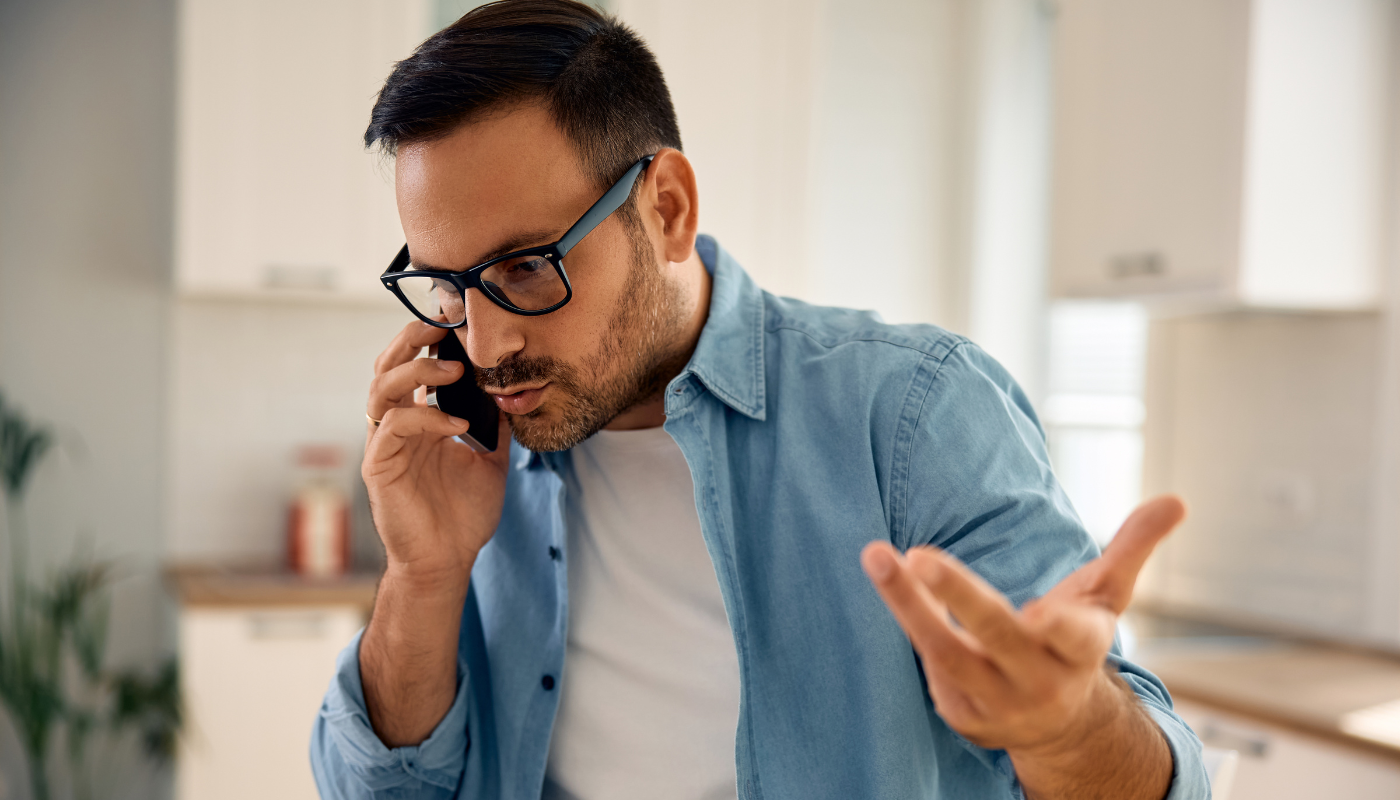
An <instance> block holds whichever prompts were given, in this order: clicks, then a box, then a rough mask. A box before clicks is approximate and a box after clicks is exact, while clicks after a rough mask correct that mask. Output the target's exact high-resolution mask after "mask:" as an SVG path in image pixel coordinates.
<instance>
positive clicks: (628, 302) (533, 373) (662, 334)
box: [477, 216, 689, 452]
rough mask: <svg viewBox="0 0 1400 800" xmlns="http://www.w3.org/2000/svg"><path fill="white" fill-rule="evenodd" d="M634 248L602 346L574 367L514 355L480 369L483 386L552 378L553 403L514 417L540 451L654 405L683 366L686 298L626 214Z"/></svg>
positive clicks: (565, 445) (520, 433)
mask: <svg viewBox="0 0 1400 800" xmlns="http://www.w3.org/2000/svg"><path fill="white" fill-rule="evenodd" d="M623 221H624V224H625V225H626V228H627V235H628V239H629V240H630V242H631V244H632V254H631V264H630V268H631V269H630V274H629V275H628V278H627V284H626V286H625V287H624V288H623V291H622V295H621V299H620V301H619V302H618V306H617V310H616V312H615V313H614V314H613V318H612V319H611V320H610V321H609V322H608V325H607V328H606V329H605V330H604V332H603V335H602V337H601V339H600V341H599V343H598V347H597V349H596V350H595V351H594V352H593V353H591V354H590V355H588V356H587V357H585V358H584V359H583V362H582V363H581V364H580V365H579V366H578V367H575V366H573V365H570V364H565V363H564V362H562V361H559V360H557V359H554V358H550V357H547V356H546V357H524V358H519V357H517V358H511V359H509V360H507V361H504V362H502V363H501V364H498V365H497V366H496V367H494V368H491V369H480V368H478V369H477V383H479V384H480V385H481V386H499V387H506V386H510V385H513V384H514V385H518V384H523V383H524V384H528V383H537V382H539V381H540V380H548V381H549V382H550V383H552V384H553V387H552V388H553V390H554V391H553V392H552V394H554V398H552V399H551V402H549V403H547V404H546V405H544V406H541V407H540V408H538V409H536V410H534V411H531V412H530V413H528V414H508V415H507V416H508V417H509V418H510V424H511V432H512V434H513V435H514V437H515V440H516V441H517V442H519V443H520V444H521V445H523V446H524V447H526V448H528V449H530V450H533V451H535V452H553V451H558V450H568V449H569V448H571V447H573V446H574V445H576V444H578V443H579V442H582V441H583V440H584V439H587V438H588V437H590V436H592V435H593V434H595V433H597V432H598V431H600V430H602V429H603V428H604V426H606V425H607V424H608V423H610V422H612V421H613V419H615V418H616V417H617V416H618V415H619V414H621V413H622V412H624V411H626V410H628V409H629V408H632V407H634V406H637V405H640V404H642V403H644V402H646V401H648V400H651V399H653V398H655V397H657V396H658V395H660V394H661V393H662V392H664V391H665V389H666V383H667V382H668V381H669V380H670V379H671V377H672V376H674V375H676V374H677V373H679V372H680V370H681V369H683V368H684V367H685V362H686V360H687V359H688V358H689V348H688V346H687V343H686V342H685V341H684V330H685V311H684V305H685V304H684V299H685V298H684V293H683V291H682V289H681V287H680V286H678V285H676V284H675V283H674V282H672V281H671V280H669V279H668V278H667V277H666V276H665V275H664V274H662V271H661V269H660V268H659V267H658V265H657V264H656V261H655V258H654V255H653V253H652V250H651V244H650V242H649V241H648V239H647V237H646V235H645V233H644V232H643V229H642V228H641V225H640V221H639V220H636V221H634V220H629V219H627V218H626V217H625V216H624V217H623Z"/></svg>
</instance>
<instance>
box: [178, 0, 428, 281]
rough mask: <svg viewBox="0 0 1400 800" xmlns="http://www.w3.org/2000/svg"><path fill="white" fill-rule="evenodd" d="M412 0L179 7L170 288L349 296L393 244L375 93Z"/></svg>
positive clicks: (418, 6)
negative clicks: (373, 124) (373, 148)
mask: <svg viewBox="0 0 1400 800" xmlns="http://www.w3.org/2000/svg"><path fill="white" fill-rule="evenodd" d="M427 11H428V7H427V2H426V0H299V2H295V3H284V2H277V0H181V3H180V23H179V92H178V97H179V110H178V137H179V159H178V177H177V186H178V190H177V201H176V202H177V209H176V247H175V249H176V277H177V286H178V288H179V290H180V291H181V292H183V293H187V294H189V293H194V294H251V295H263V294H287V295H296V296H308V297H310V296H325V297H358V298H362V299H363V298H375V299H381V298H380V296H381V295H383V298H382V299H383V300H384V302H390V301H391V298H390V297H389V294H388V293H387V292H385V291H384V290H383V288H382V287H381V286H380V285H379V283H378V281H376V280H375V277H376V276H377V275H378V273H379V272H381V271H383V268H384V266H385V265H387V264H388V263H389V260H390V259H391V258H392V257H393V255H394V252H395V250H396V249H397V248H398V247H399V246H401V245H402V244H403V234H402V232H401V230H400V228H399V224H398V213H397V210H396V208H395V204H394V192H393V184H392V175H393V171H392V164H390V163H389V162H387V161H385V160H384V159H382V158H380V157H379V156H378V155H376V154H373V153H369V152H366V151H365V149H364V145H363V142H362V136H363V134H364V130H365V126H366V125H367V124H368V122H369V112H370V108H371V107H372V105H373V103H374V98H375V94H376V93H377V91H378V90H379V88H380V86H381V85H382V83H383V81H384V78H385V77H387V75H388V74H389V71H390V69H391V68H392V67H393V64H394V62H395V61H396V60H398V59H401V58H404V57H405V56H407V55H408V54H409V53H410V52H412V49H413V48H414V47H415V46H416V45H417V44H418V43H419V42H420V41H421V40H422V39H423V38H424V37H425V36H426V34H427V33H428V14H427Z"/></svg>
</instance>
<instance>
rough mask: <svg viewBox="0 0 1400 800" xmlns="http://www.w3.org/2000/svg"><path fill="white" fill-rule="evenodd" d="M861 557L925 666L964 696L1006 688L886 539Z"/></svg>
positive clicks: (868, 549) (869, 546) (999, 690)
mask: <svg viewBox="0 0 1400 800" xmlns="http://www.w3.org/2000/svg"><path fill="white" fill-rule="evenodd" d="M860 560H861V565H862V566H863V567H864V568H865V572H866V574H867V575H869V576H870V581H871V583H873V584H875V590H876V591H877V592H879V594H880V597H881V599H883V600H884V601H885V605H887V606H889V609H890V611H891V612H892V613H893V614H894V618H895V621H897V622H898V623H899V626H900V627H901V628H903V629H904V632H905V634H907V635H908V636H909V641H910V642H911V643H913V645H914V649H915V650H918V651H919V656H920V657H921V658H922V659H923V661H924V668H925V669H926V670H928V669H932V670H936V671H937V672H938V673H939V674H940V675H941V676H943V677H944V678H946V680H947V681H948V682H950V683H951V684H952V686H953V687H955V688H957V689H958V690H959V691H962V692H965V693H967V694H972V695H989V694H994V693H999V692H1004V691H1006V689H1007V688H1008V687H1007V686H1006V680H1005V678H1003V677H1002V676H1001V675H1000V674H999V673H998V672H997V670H996V667H994V666H992V664H991V662H989V661H988V660H987V659H986V658H985V657H984V656H983V655H982V654H980V653H978V652H977V651H976V650H974V649H973V648H972V647H970V646H969V645H968V642H966V641H965V640H964V639H963V638H962V637H961V636H960V635H959V634H958V632H957V631H956V630H954V628H953V626H952V623H951V622H950V621H949V620H948V617H947V614H946V612H945V611H944V610H943V607H942V604H941V603H939V602H938V600H937V599H936V598H934V597H933V596H932V595H931V594H929V591H928V587H927V586H925V585H924V584H923V583H922V582H921V581H919V580H918V578H917V577H916V576H915V575H914V574H913V572H912V571H910V570H909V568H908V566H907V565H906V564H905V563H904V559H902V558H901V557H900V555H899V552H898V551H897V550H895V549H894V548H893V547H892V546H890V544H889V543H888V542H871V543H870V544H868V545H866V546H865V550H863V551H862V552H861V556H860Z"/></svg>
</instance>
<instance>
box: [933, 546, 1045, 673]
mask: <svg viewBox="0 0 1400 800" xmlns="http://www.w3.org/2000/svg"><path fill="white" fill-rule="evenodd" d="M908 559H909V561H910V563H911V564H913V565H914V569H915V571H916V574H917V575H918V576H919V579H920V580H922V581H923V583H924V585H926V586H928V588H929V591H930V592H932V594H933V595H934V596H935V597H937V598H938V599H940V600H942V601H943V602H944V603H946V604H947V605H948V610H949V611H951V612H952V613H953V617H954V618H956V619H957V621H958V622H959V623H960V624H961V625H962V626H963V628H964V629H965V630H966V631H967V632H968V633H970V634H972V636H973V637H974V638H976V639H977V641H978V643H980V644H981V645H982V648H983V649H984V650H985V651H986V652H987V655H988V656H989V657H990V658H991V659H992V661H993V662H995V663H996V665H997V666H998V667H1000V668H1001V670H1002V672H1005V673H1008V674H1011V675H1012V676H1013V677H1020V676H1025V675H1027V674H1028V673H1031V674H1033V673H1035V672H1036V671H1038V667H1037V665H1038V663H1039V662H1040V661H1041V660H1042V659H1043V658H1044V653H1043V652H1041V651H1040V648H1039V647H1038V646H1037V645H1036V643H1035V642H1034V641H1032V640H1031V638H1030V636H1029V634H1028V633H1027V631H1026V630H1025V627H1024V626H1023V624H1022V622H1021V620H1020V619H1019V617H1018V616H1017V614H1016V610H1015V609H1014V608H1012V607H1011V603H1010V602H1009V601H1008V600H1007V599H1006V598H1005V597H1004V596H1003V595H1002V593H1001V592H999V591H997V590H996V588H995V587H994V586H992V585H991V584H989V583H987V582H986V581H985V580H983V579H982V578H981V577H980V576H979V575H977V573H975V572H973V571H972V570H971V569H969V568H968V567H967V566H966V565H964V564H963V563H962V562H961V561H959V560H957V559H956V558H953V557H952V556H951V555H948V554H947V553H945V552H943V551H941V550H936V549H934V548H931V547H916V548H913V549H911V550H910V551H909V554H908Z"/></svg>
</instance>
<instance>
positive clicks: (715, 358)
mask: <svg viewBox="0 0 1400 800" xmlns="http://www.w3.org/2000/svg"><path fill="white" fill-rule="evenodd" d="M695 252H697V253H699V255H700V260H701V261H702V262H704V264H705V269H707V270H709V272H710V275H711V276H712V277H713V280H712V281H711V283H710V313H709V317H708V318H707V319H706V320H705V327H704V329H703V330H701V331H700V341H699V342H698V343H697V344H696V346H695V354H694V355H693V356H691V358H690V364H688V365H687V366H686V368H685V370H684V371H683V372H682V373H681V376H680V378H683V377H685V374H686V373H691V374H694V375H695V377H697V378H699V379H700V382H701V383H703V384H704V385H705V388H707V389H709V390H710V392H711V393H712V394H714V396H715V397H718V398H719V399H720V400H721V401H723V402H724V404H725V405H727V406H729V407H730V408H732V409H734V410H735V411H738V412H739V413H740V414H743V415H744V416H747V417H751V418H753V419H758V420H761V419H763V418H764V415H765V403H764V400H765V396H764V375H765V372H764V368H763V292H762V290H760V289H759V288H758V285H757V284H755V283H754V282H753V279H752V278H750V277H749V276H748V273H746V272H744V269H743V267H741V266H739V263H738V262H737V261H735V260H734V257H733V256H731V255H729V253H726V252H725V251H724V248H722V247H720V246H719V244H718V243H717V242H716V241H715V240H714V237H712V236H709V235H706V234H701V235H700V236H697V237H696V238H695ZM680 378H678V379H677V380H679V379H680Z"/></svg>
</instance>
